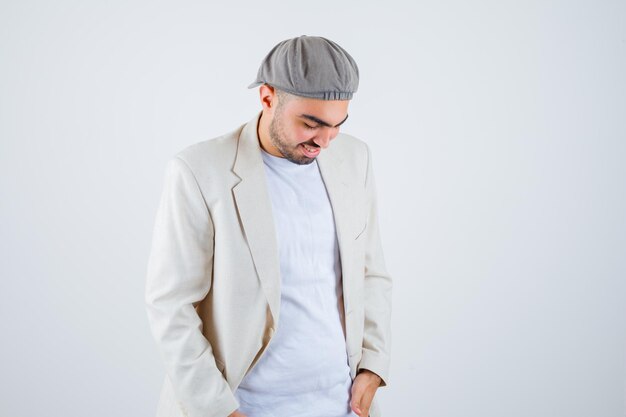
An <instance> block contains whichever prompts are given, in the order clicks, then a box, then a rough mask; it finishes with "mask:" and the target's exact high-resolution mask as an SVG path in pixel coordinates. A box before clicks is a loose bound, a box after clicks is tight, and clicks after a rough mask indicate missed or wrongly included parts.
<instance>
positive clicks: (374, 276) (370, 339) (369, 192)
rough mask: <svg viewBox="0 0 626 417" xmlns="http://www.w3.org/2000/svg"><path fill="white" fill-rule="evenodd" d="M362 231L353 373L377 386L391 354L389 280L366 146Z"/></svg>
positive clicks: (384, 375)
mask: <svg viewBox="0 0 626 417" xmlns="http://www.w3.org/2000/svg"><path fill="white" fill-rule="evenodd" d="M366 147H367V160H368V162H367V174H366V179H365V194H366V207H367V217H366V219H367V220H366V229H365V231H364V232H363V233H366V235H365V236H364V239H366V240H365V275H364V306H365V322H364V331H363V348H362V349H363V354H362V357H361V361H360V362H359V365H358V367H357V372H359V371H361V370H363V369H367V370H370V371H372V372H374V373H376V374H377V375H378V376H380V377H381V379H382V381H381V384H380V386H385V385H387V382H388V380H389V366H390V354H391V288H392V280H391V276H390V275H389V273H388V272H387V269H386V267H385V260H384V257H383V249H382V245H381V239H380V233H379V228H378V212H377V202H376V201H377V199H376V184H375V181H374V170H373V165H372V158H371V152H370V149H369V146H367V145H366Z"/></svg>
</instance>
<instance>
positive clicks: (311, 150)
mask: <svg viewBox="0 0 626 417" xmlns="http://www.w3.org/2000/svg"><path fill="white" fill-rule="evenodd" d="M302 146H304V149H306V150H307V151H309V152H311V153H315V152H316V150H317V149H316V148H311V147H309V146H307V145H305V144H302Z"/></svg>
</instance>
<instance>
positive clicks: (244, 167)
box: [233, 113, 354, 325]
mask: <svg viewBox="0 0 626 417" xmlns="http://www.w3.org/2000/svg"><path fill="white" fill-rule="evenodd" d="M259 117H260V113H259V114H258V115H257V116H255V118H253V119H252V120H250V121H249V122H248V123H247V124H245V125H244V127H243V129H242V131H241V134H240V136H239V143H238V146H237V156H236V159H235V164H234V166H233V172H234V173H235V174H236V175H237V176H238V177H239V178H240V179H241V181H240V182H238V183H237V184H236V185H235V186H234V187H233V195H234V198H235V202H236V205H237V210H238V211H239V217H240V220H241V223H242V226H243V229H244V232H245V236H246V239H247V242H248V245H249V247H250V252H251V254H252V258H253V261H254V265H255V267H256V270H257V273H258V275H259V279H260V281H261V286H262V288H263V292H264V293H265V296H266V297H267V300H268V304H269V307H270V312H271V315H272V318H273V320H274V324H275V325H277V323H278V318H279V315H280V263H279V259H278V243H277V239H276V228H275V225H274V217H273V213H272V206H271V200H270V196H269V191H268V187H267V180H266V174H265V166H264V163H263V157H262V156H261V152H262V151H261V147H260V144H259V139H258V136H257V127H258V121H259ZM337 139H339V138H337ZM317 162H318V166H319V168H320V173H321V175H322V179H323V181H324V184H325V185H326V190H327V192H328V196H329V199H330V202H331V206H332V208H333V216H334V220H335V227H336V230H337V240H338V242H339V251H340V253H341V258H342V262H341V268H342V274H343V277H344V278H345V277H349V276H351V275H350V274H351V271H350V265H351V262H349V260H348V259H347V258H348V256H349V254H350V253H351V252H350V249H351V247H350V245H351V244H352V243H353V239H354V236H353V234H354V228H353V220H352V218H353V216H351V212H350V210H351V209H350V201H352V199H351V187H350V186H349V185H350V184H349V182H348V179H347V178H346V177H345V175H344V173H343V169H342V168H343V164H342V162H343V157H342V156H341V155H340V154H339V153H337V152H333V146H332V143H331V145H330V146H329V147H328V148H326V149H324V150H323V151H322V152H321V153H320V155H319V156H318V157H317ZM346 281H347V279H343V292H344V310H345V312H348V311H349V309H350V306H351V305H350V300H349V295H350V290H349V288H348V284H347V282H346Z"/></svg>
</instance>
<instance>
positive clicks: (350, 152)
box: [330, 133, 370, 176]
mask: <svg viewBox="0 0 626 417" xmlns="http://www.w3.org/2000/svg"><path fill="white" fill-rule="evenodd" d="M330 146H331V147H334V152H336V154H337V155H339V156H340V158H341V159H342V160H343V163H344V164H345V165H347V166H348V167H349V169H350V170H352V171H353V172H355V173H356V174H357V175H359V176H364V175H365V173H366V172H367V167H368V164H369V159H370V148H369V145H368V144H367V143H366V142H365V141H363V140H362V139H359V138H357V137H356V136H352V135H350V134H347V133H340V134H338V135H337V137H336V138H335V139H334V140H333V142H332V143H331V145H330Z"/></svg>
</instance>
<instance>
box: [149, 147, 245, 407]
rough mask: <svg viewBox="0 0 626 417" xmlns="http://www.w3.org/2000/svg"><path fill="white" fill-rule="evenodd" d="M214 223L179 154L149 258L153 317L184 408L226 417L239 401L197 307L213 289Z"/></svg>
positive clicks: (169, 167) (173, 162)
mask: <svg viewBox="0 0 626 417" xmlns="http://www.w3.org/2000/svg"><path fill="white" fill-rule="evenodd" d="M213 236H214V228H213V222H212V219H211V216H210V213H209V210H208V208H207V205H206V203H205V200H204V197H203V196H202V193H201V191H200V188H199V186H198V183H197V182H196V179H195V177H194V175H193V173H192V171H191V169H190V168H189V166H188V165H187V163H186V162H185V161H184V160H183V159H181V158H180V157H178V156H176V157H174V158H172V159H171V160H170V161H169V162H168V164H167V168H166V174H165V181H164V188H163V192H162V195H161V200H160V203H159V207H158V210H157V215H156V221H155V225H154V230H153V240H152V246H151V251H150V256H149V260H148V268H147V279H146V288H145V303H146V309H147V314H148V321H149V323H150V329H151V331H152V334H153V337H154V339H155V341H156V343H157V345H158V348H159V352H160V354H161V357H162V359H163V361H164V363H165V369H166V372H167V374H168V377H169V378H170V381H171V383H172V387H173V390H174V393H175V394H176V397H177V399H178V403H179V405H180V407H181V411H182V413H183V414H184V415H186V416H189V417H226V416H228V415H229V414H230V413H232V412H233V411H235V410H236V409H237V408H238V407H239V404H238V402H237V400H236V398H235V396H234V394H233V393H232V391H231V389H230V387H229V385H228V383H227V382H226V380H225V378H224V377H223V375H222V374H221V372H220V371H219V370H218V369H217V366H216V363H215V358H214V356H213V349H212V348H211V345H210V343H209V341H208V340H207V339H206V338H205V337H204V335H203V334H202V321H201V319H200V317H199V316H198V314H197V312H196V308H195V307H196V306H197V305H198V303H199V302H200V301H201V300H203V299H204V298H205V297H206V295H207V293H208V292H209V289H210V287H211V280H212V264H213Z"/></svg>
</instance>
